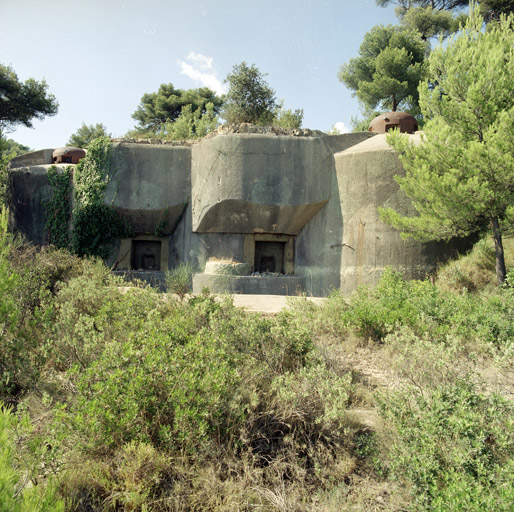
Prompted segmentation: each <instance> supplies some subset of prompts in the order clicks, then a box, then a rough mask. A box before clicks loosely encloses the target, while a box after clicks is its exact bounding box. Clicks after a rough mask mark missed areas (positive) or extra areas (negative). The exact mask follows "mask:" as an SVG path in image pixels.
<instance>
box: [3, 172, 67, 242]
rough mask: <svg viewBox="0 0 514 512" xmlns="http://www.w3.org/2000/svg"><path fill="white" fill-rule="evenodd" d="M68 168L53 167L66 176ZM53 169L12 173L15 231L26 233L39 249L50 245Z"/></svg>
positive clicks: (11, 214) (10, 200)
mask: <svg viewBox="0 0 514 512" xmlns="http://www.w3.org/2000/svg"><path fill="white" fill-rule="evenodd" d="M66 165H67V164H63V165H55V166H53V167H54V168H55V169H56V170H57V172H62V170H63V168H64V167H65V166H66ZM50 167H52V166H51V165H37V166H31V167H20V168H16V169H11V170H10V172H9V184H8V186H9V198H8V205H9V224H10V226H11V229H13V230H15V231H17V232H18V233H22V234H23V235H24V236H25V237H26V238H27V240H29V241H30V242H32V243H33V244H36V245H45V244H48V242H49V240H48V234H47V233H46V230H45V225H46V220H47V217H46V209H45V207H44V203H45V201H48V200H49V199H50V198H51V194H52V188H51V186H50V182H49V181H48V169H49V168H50Z"/></svg>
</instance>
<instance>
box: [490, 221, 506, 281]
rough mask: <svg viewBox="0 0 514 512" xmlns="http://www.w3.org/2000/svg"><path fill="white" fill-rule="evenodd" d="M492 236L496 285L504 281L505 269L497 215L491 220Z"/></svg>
mask: <svg viewBox="0 0 514 512" xmlns="http://www.w3.org/2000/svg"><path fill="white" fill-rule="evenodd" d="M492 225H493V237H494V252H495V254H496V277H497V278H498V286H502V285H503V283H504V282H505V276H506V275H507V270H506V269H505V256H504V254H503V242H502V232H501V229H500V223H499V222H498V217H494V219H493V220H492Z"/></svg>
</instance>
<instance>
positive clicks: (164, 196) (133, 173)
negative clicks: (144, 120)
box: [105, 142, 191, 235]
mask: <svg viewBox="0 0 514 512" xmlns="http://www.w3.org/2000/svg"><path fill="white" fill-rule="evenodd" d="M111 169H112V172H113V176H112V178H111V180H110V182H109V184H108V186H107V190H106V193H105V203H106V204H109V205H112V206H113V207H114V208H115V209H116V210H117V211H119V213H120V214H122V215H124V216H125V218H126V219H127V220H128V221H129V223H130V225H131V226H132V229H133V231H134V233H136V234H154V233H155V232H156V230H157V231H159V232H160V234H163V235H169V234H171V233H172V231H173V229H174V228H175V227H176V223H177V221H178V219H179V217H180V216H181V215H182V214H183V212H184V210H185V207H186V205H187V202H188V201H189V198H190V194H191V192H190V190H191V179H190V177H191V149H190V148H189V147H187V146H171V145H153V144H134V143H126V142H122V143H119V142H118V143H114V144H113V148H112V159H111Z"/></svg>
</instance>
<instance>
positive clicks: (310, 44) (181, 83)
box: [0, 0, 397, 149]
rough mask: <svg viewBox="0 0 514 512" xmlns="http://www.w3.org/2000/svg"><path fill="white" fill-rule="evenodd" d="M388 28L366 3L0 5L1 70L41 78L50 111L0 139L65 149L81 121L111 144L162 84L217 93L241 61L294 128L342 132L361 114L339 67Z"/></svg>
mask: <svg viewBox="0 0 514 512" xmlns="http://www.w3.org/2000/svg"><path fill="white" fill-rule="evenodd" d="M389 23H392V24H396V23H397V20H396V17H395V15H394V6H393V5H391V6H389V7H387V8H383V7H377V6H376V4H375V0H0V64H3V65H8V66H11V67H12V68H13V69H14V71H15V72H16V73H17V75H18V78H19V79H20V80H22V81H25V80H27V79H28V78H34V79H36V80H43V79H44V80H45V81H46V83H47V84H48V91H49V92H51V93H52V94H54V95H55V97H56V98H57V101H58V102H59V112H58V114H57V115H55V116H53V117H46V118H45V119H44V120H42V121H38V120H36V121H34V128H32V129H29V128H25V127H19V128H17V129H16V130H15V131H14V132H12V133H9V134H7V137H9V138H12V139H14V140H15V141H17V142H19V143H21V144H24V145H26V146H29V147H30V148H31V149H42V148H56V147H61V146H64V145H65V144H66V142H67V140H68V139H69V137H70V136H71V135H72V134H73V133H74V132H76V131H77V129H78V128H80V126H81V125H82V123H85V124H86V125H90V124H96V123H103V124H104V126H106V128H107V130H108V132H109V133H111V134H112V136H113V137H122V136H123V135H124V134H126V133H127V132H128V131H129V130H131V129H133V128H134V125H135V121H134V119H132V117H131V115H132V114H133V113H134V111H135V110H136V108H137V106H138V104H139V102H140V101H141V97H142V96H143V94H145V93H151V92H156V91H157V90H158V88H159V85H160V84H162V83H172V84H173V85H174V86H175V87H177V88H180V89H192V88H197V87H204V86H207V87H210V88H211V89H213V90H215V91H216V92H218V93H223V92H226V84H225V83H224V79H225V77H226V76H227V74H229V73H230V72H231V71H232V68H233V66H234V65H236V64H239V63H241V62H243V61H245V62H246V63H247V64H249V65H251V64H254V65H255V66H257V68H258V69H259V70H260V71H261V72H262V73H266V74H267V75H266V77H265V80H266V81H267V83H268V84H269V85H270V86H271V87H272V88H273V89H274V90H275V93H276V97H277V98H278V99H279V100H281V99H283V100H284V107H285V108H291V109H293V110H295V109H297V108H301V109H303V111H304V121H303V126H304V127H306V128H311V129H317V130H322V131H328V130H330V129H331V128H332V126H334V125H337V126H338V127H339V128H340V130H341V131H346V130H347V129H349V127H350V119H351V117H352V116H358V115H359V112H360V111H359V104H358V102H357V100H356V98H354V97H352V92H351V91H350V90H348V89H346V87H345V86H344V85H343V84H342V83H341V82H339V80H338V78H337V72H338V70H339V66H340V65H342V64H345V63H347V62H348V61H349V60H350V59H351V58H353V57H356V56H358V50H359V46H360V44H361V42H362V40H363V37H364V34H365V33H366V32H367V31H369V30H370V29H371V27H373V26H374V25H378V24H384V25H387V24H389Z"/></svg>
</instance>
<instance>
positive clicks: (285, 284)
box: [193, 274, 305, 295]
mask: <svg viewBox="0 0 514 512" xmlns="http://www.w3.org/2000/svg"><path fill="white" fill-rule="evenodd" d="M204 288H209V291H210V292H211V293H216V294H218V293H236V294H237V293H243V294H250V295H298V294H300V293H303V292H304V291H305V279H304V278H303V277H297V276H278V277H261V276H228V275H219V274H195V275H194V276H193V293H201V292H202V290H203V289H204Z"/></svg>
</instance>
